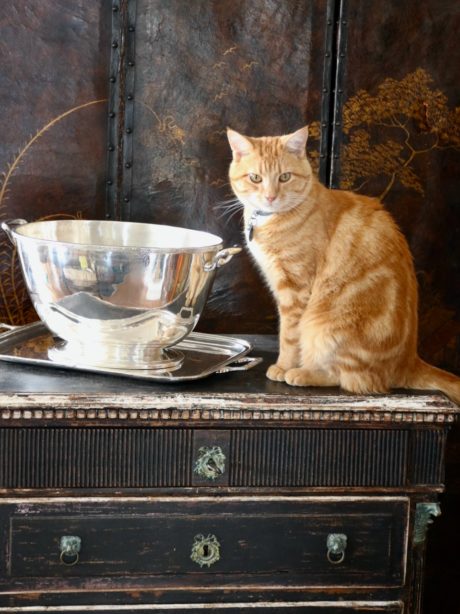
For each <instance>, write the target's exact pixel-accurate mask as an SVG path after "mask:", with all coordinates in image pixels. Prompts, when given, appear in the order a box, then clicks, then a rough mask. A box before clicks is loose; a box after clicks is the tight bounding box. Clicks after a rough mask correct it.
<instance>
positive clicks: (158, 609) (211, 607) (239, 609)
mask: <svg viewBox="0 0 460 614" xmlns="http://www.w3.org/2000/svg"><path fill="white" fill-rule="evenodd" d="M77 608H78V606H77V607H76V608H72V610H71V611H72V614H88V612H102V613H104V612H105V613H110V614H112V613H113V614H116V612H122V613H123V614H149V613H150V612H155V614H170V613H171V612H174V613H177V614H187V613H188V612H197V611H198V610H203V609H205V610H206V612H209V613H210V614H212V613H215V614H217V613H218V614H241V613H243V614H244V613H246V612H247V613H248V614H249V613H250V612H255V613H256V614H303V613H305V614H358V613H359V614H378V613H379V612H380V613H381V614H402V612H403V609H402V604H400V603H394V602H393V603H386V604H385V603H380V604H372V603H370V602H358V601H355V602H353V603H350V604H349V605H347V604H343V603H334V602H319V603H315V602H302V603H295V602H274V603H265V604H260V605H259V604H255V603H234V604H230V603H220V604H218V603H206V604H203V603H202V604H195V605H194V604H186V605H176V604H169V605H168V606H166V607H165V606H164V605H163V606H162V605H158V604H151V605H150V604H149V605H146V606H145V609H144V608H142V606H137V607H136V608H133V609H130V608H129V606H119V605H118V606H117V605H113V606H112V605H107V606H105V607H103V608H101V606H95V607H94V608H93V607H92V606H84V608H82V609H81V610H80V609H77ZM6 611H7V610H6V609H5V610H4V609H3V608H0V614H2V612H6ZM25 611H26V612H27V613H28V614H40V613H41V612H43V609H41V610H33V609H30V607H27V609H25V608H21V607H18V608H14V607H12V608H8V614H15V613H18V614H19V613H20V612H25ZM50 611H52V612H56V613H57V614H60V613H62V614H64V613H65V612H68V611H69V607H68V606H67V607H63V608H62V609H61V608H59V606H57V607H56V608H53V609H52V610H50Z"/></svg>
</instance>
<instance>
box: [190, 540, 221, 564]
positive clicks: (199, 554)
mask: <svg viewBox="0 0 460 614" xmlns="http://www.w3.org/2000/svg"><path fill="white" fill-rule="evenodd" d="M190 558H191V559H192V561H193V562H194V563H197V564H198V565H199V566H200V567H203V566H204V565H206V566H207V567H211V565H213V564H214V563H217V561H218V560H219V559H220V544H219V542H218V541H217V537H216V536H215V535H208V536H207V537H205V536H204V535H201V534H200V535H195V539H194V542H193V546H192V553H191V554H190Z"/></svg>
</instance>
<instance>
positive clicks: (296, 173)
mask: <svg viewBox="0 0 460 614" xmlns="http://www.w3.org/2000/svg"><path fill="white" fill-rule="evenodd" d="M227 136H228V140H229V143H230V147H231V148H232V152H233V160H232V163H231V164H230V172H229V176H230V183H231V185H232V188H233V191H234V192H235V195H236V196H237V197H238V199H239V200H240V202H241V203H243V205H244V206H245V207H247V208H248V209H249V210H250V211H253V210H254V211H256V210H259V211H264V212H267V213H282V212H285V211H289V210H290V209H293V208H294V207H297V206H298V205H300V204H301V203H302V202H304V201H305V198H306V196H307V195H308V192H309V190H310V188H311V183H312V169H311V166H310V163H309V162H308V160H307V156H306V152H305V146H306V143H307V137H308V127H307V126H305V127H304V128H301V129H300V130H297V131H296V132H293V133H292V134H287V135H285V136H273V137H262V138H253V137H248V136H243V135H242V134H239V133H238V132H235V130H231V129H230V128H229V129H228V130H227Z"/></svg>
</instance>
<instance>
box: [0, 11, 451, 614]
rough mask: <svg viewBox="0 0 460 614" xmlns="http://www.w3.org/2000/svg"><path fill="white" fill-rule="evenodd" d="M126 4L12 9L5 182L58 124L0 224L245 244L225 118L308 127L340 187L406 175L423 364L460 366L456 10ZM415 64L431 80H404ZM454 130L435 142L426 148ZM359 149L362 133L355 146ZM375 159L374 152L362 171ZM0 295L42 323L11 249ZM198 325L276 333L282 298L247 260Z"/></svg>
mask: <svg viewBox="0 0 460 614" xmlns="http://www.w3.org/2000/svg"><path fill="white" fill-rule="evenodd" d="M114 6H115V8H118V11H114V12H112V5H111V3H110V2H105V1H102V0H101V1H100V2H93V1H90V0H81V1H76V0H73V1H69V0H65V1H64V0H53V1H51V0H28V1H26V0H17V1H16V2H15V3H8V4H7V3H2V4H1V5H0V27H1V30H2V37H1V38H0V57H1V58H2V70H1V76H0V79H1V81H0V108H1V110H2V114H1V116H0V126H1V139H0V172H5V173H8V169H9V166H8V165H9V164H11V163H13V162H14V161H15V159H16V157H17V155H18V153H19V152H21V150H23V148H24V146H25V145H26V144H27V143H28V141H30V139H31V138H32V137H33V136H34V135H35V134H36V133H37V132H38V131H39V130H41V129H42V128H43V127H44V126H46V125H47V124H48V122H50V121H51V120H53V119H56V123H55V124H54V125H53V126H52V127H50V129H49V130H47V131H46V132H45V133H44V134H43V135H42V136H41V138H39V139H38V140H36V142H34V143H33V144H32V145H31V147H30V149H29V150H28V151H27V152H26V153H25V155H24V156H23V157H22V158H21V159H20V164H18V167H17V168H16V170H15V172H14V174H13V175H12V176H11V177H10V178H9V180H8V188H9V192H8V193H7V194H6V195H5V196H4V197H3V199H2V201H1V202H0V218H1V219H6V218H13V217H18V216H19V217H25V218H27V219H29V220H33V219H38V218H42V217H48V216H52V215H56V214H65V215H68V216H75V217H78V216H82V217H92V218H102V217H104V215H108V216H111V217H115V218H122V219H131V220H137V221H147V222H156V223H169V224H178V225H184V226H189V227H194V228H204V229H208V230H210V231H212V232H215V233H218V234H220V235H221V236H223V237H224V240H225V242H226V243H227V244H231V243H235V242H241V240H242V237H241V219H240V217H239V216H238V215H235V216H233V217H231V218H230V217H229V216H226V215H225V214H224V215H222V214H223V212H224V210H223V209H219V208H216V205H218V204H219V203H221V202H222V201H224V200H226V199H228V198H229V197H230V191H229V186H228V184H227V176H226V174H227V167H228V163H229V159H230V155H229V149H228V146H227V143H226V139H225V134H224V129H225V126H227V125H231V126H232V127H233V128H235V129H237V130H239V131H242V132H247V133H248V134H252V135H262V134H277V133H282V132H287V131H290V130H294V129H296V128H298V127H299V126H301V125H302V124H304V123H306V122H308V123H310V122H313V130H312V139H311V141H310V144H309V151H310V154H311V155H312V157H313V160H314V162H315V164H316V165H318V162H320V177H321V178H322V179H323V180H324V181H325V182H326V183H327V184H328V185H331V186H334V187H339V186H344V187H352V188H353V189H360V191H361V192H363V193H367V194H372V195H379V194H381V193H382V192H384V191H385V190H386V188H387V187H388V185H389V181H390V180H391V176H392V173H391V171H392V170H393V172H394V174H395V177H394V178H393V182H392V187H391V189H390V190H389V191H388V192H387V194H386V195H385V198H384V203H385V206H387V207H388V209H389V210H390V211H391V212H392V213H393V215H394V216H395V217H396V219H397V220H398V222H399V223H400V225H401V228H402V229H403V231H404V233H405V234H406V236H407V238H408V240H409V243H410V245H411V248H412V251H413V254H414V258H415V265H416V269H417V274H418V278H419V282H420V288H421V305H420V314H421V323H420V338H421V343H420V346H421V348H420V349H421V353H422V355H423V356H424V357H425V358H427V359H429V360H431V361H433V362H435V363H437V364H442V365H444V366H446V367H448V368H450V369H451V370H454V371H457V372H460V295H459V287H458V269H459V266H460V253H459V249H460V248H459V245H460V241H459V238H460V237H459V235H460V222H459V216H458V205H459V202H458V201H459V197H458V194H459V193H460V185H459V184H460V179H459V177H460V174H459V170H460V169H459V160H460V157H459V153H458V149H455V148H454V145H455V144H456V141H455V138H456V135H457V136H458V135H459V132H460V128H459V121H460V113H459V112H457V113H456V112H455V108H456V107H457V108H458V105H459V92H458V81H459V74H458V73H459V69H458V67H459V66H460V57H459V56H460V52H459V51H458V45H457V37H458V32H459V31H460V6H459V5H458V3H457V2H455V0H425V1H424V2H423V3H419V2H418V1H416V0H406V2H404V3H401V2H399V1H398V0H387V1H386V2H379V1H377V0H372V2H368V1H366V2H365V1H364V0H347V1H341V2H340V1H339V0H337V1H335V0H328V1H327V2H326V0H324V1H323V0H305V1H302V2H299V1H297V0H285V1H280V0H278V1H275V0H254V1H251V2H249V0H246V1H244V0H232V1H230V0H220V1H213V0H194V1H193V2H184V1H183V0H137V3H136V2H135V1H134V0H129V2H128V0H119V2H118V1H117V2H115V1H114ZM130 26H131V28H130ZM417 71H421V72H419V73H417V74H418V75H419V77H420V78H419V79H418V80H417V78H415V77H414V78H413V80H412V81H411V83H412V85H411V87H405V83H406V81H405V80H407V79H410V76H411V75H414V74H416V72H417ZM110 78H112V82H110ZM388 79H392V80H394V82H393V85H391V84H390V85H388V81H387V80H388ZM422 82H423V83H424V85H423V83H422ZM398 84H399V85H398ZM385 88H386V89H385ZM398 88H399V90H398ZM390 90H391V92H393V94H392V95H393V98H391V96H390V95H389V99H390V100H389V102H388V101H387V102H388V105H390V106H391V105H392V104H393V106H394V116H395V118H396V120H397V121H399V122H400V123H403V124H404V127H405V129H406V130H407V131H408V132H407V133H406V132H404V130H403V129H401V128H398V127H395V126H394V122H393V119H391V118H390V121H388V118H389V115H388V113H387V115H385V113H384V112H383V111H382V113H383V114H381V115H380V116H379V117H380V119H377V120H376V114H375V109H376V105H377V102H376V101H378V100H382V95H383V96H384V95H385V91H390ZM398 91H400V92H403V94H404V96H405V97H406V98H407V96H409V98H410V97H412V99H413V103H414V104H413V107H414V108H413V110H412V111H411V114H410V116H407V117H406V116H404V114H402V113H400V109H399V107H398V104H397V100H398V96H397V95H396V97H395V95H394V92H396V93H397V92H398ZM360 92H361V93H360ZM362 92H365V95H363V94H362ZM403 94H401V96H402V95H403ZM366 96H367V98H366ZM379 96H380V98H379ZM443 97H444V98H443ZM106 99H108V100H109V103H107V102H105V100H106ZM441 99H442V104H440V100H441ZM366 100H367V101H368V103H367V106H366ZM95 101H101V102H95ZM363 101H364V102H363ZM369 101H370V102H369ZM91 102H95V104H91V105H90V106H88V107H86V108H83V109H81V110H76V111H75V112H73V113H71V114H69V115H68V116H66V117H63V118H62V119H59V120H58V118H59V116H60V115H62V114H63V113H65V112H67V111H69V110H71V109H74V108H75V107H77V106H79V105H83V104H86V103H91ZM359 104H362V107H359ZM388 105H387V106H388ZM353 110H354V111H353ZM109 114H111V115H109ZM350 117H352V120H350V121H349V122H348V123H346V121H347V118H348V119H349V118H350ZM353 118H354V119H353ZM366 118H368V119H366ZM369 118H370V119H369ZM344 121H345V125H344ZM350 122H351V123H350ZM379 122H380V123H384V124H387V125H379ZM443 122H444V124H443ZM446 125H447V127H448V130H447V133H448V134H447V137H442V138H441V141H440V144H441V145H442V149H440V148H438V147H433V144H434V143H435V142H436V138H437V136H439V134H440V133H441V132H443V130H444V131H445V126H446ZM443 126H444V128H443V129H441V128H442V127H443ZM320 130H321V138H320ZM359 131H361V132H359ZM407 134H409V137H410V138H409V137H408V138H409V143H410V144H411V146H412V147H414V148H416V149H417V150H422V149H426V150H427V151H426V152H425V153H420V154H418V155H417V156H416V157H414V160H413V161H412V162H411V164H410V165H409V166H408V168H409V170H410V172H409V173H408V172H406V174H405V175H404V174H402V169H403V167H404V165H405V163H406V162H407V159H408V156H409V155H410V150H409V149H408V148H407V147H406V146H405V145H404V140H405V139H406V136H407ZM358 137H360V138H364V141H361V143H363V145H362V146H361V148H359V147H358V151H357V150H356V147H355V149H353V147H352V146H353V144H356V142H358V144H359V141H357V140H356V139H357V138H358ZM443 138H444V141H443V140H442V139H443ZM366 139H367V140H366ZM389 143H390V145H389ZM398 146H399V148H400V149H398ZM109 147H113V149H114V151H112V152H109V156H108V157H107V155H106V152H107V149H108V148H109ZM395 147H396V150H395ZM395 151H397V152H399V153H398V154H397V155H396V154H395ZM369 152H370V153H372V155H375V156H377V159H372V160H369V159H368V157H366V155H367V154H368V153H369ZM320 156H322V157H320ZM379 156H380V157H379ZM398 156H399V158H398ZM395 160H399V162H397V161H396V162H395ZM398 165H399V166H398ZM357 167H358V168H359V169H360V173H361V175H360V174H359V173H357V172H356V168H357ZM388 168H389V169H390V171H388ZM353 169H354V170H353ZM107 181H110V182H111V185H109V186H108V200H107V201H106V182H107ZM361 185H362V187H361V188H360V186H361ZM0 286H1V287H0V319H2V320H4V321H5V320H6V321H11V322H13V323H22V322H25V321H27V320H29V319H31V318H34V317H35V316H34V313H33V311H32V310H31V308H30V305H29V303H28V302H27V300H26V298H25V290H24V286H23V284H22V279H21V276H20V274H19V272H18V270H17V267H16V266H15V264H14V253H13V250H12V248H11V247H10V246H9V245H8V242H7V241H6V239H5V237H2V238H1V239H0ZM200 327H201V329H203V330H207V331H226V332H274V331H275V330H276V317H275V311H274V308H273V303H272V301H271V298H270V297H269V295H268V292H267V290H266V289H265V287H264V286H263V284H262V282H261V281H260V276H259V274H258V273H257V271H256V270H255V268H254V266H253V265H252V263H251V261H250V259H249V257H248V256H247V254H245V255H242V256H240V257H238V258H235V259H234V261H233V262H232V264H231V265H229V266H228V267H226V268H224V269H222V271H221V272H219V275H218V276H217V278H216V282H215V285H214V288H213V292H212V295H211V297H210V300H209V303H208V306H207V309H206V312H205V314H204V317H203V319H202V321H201V322H200ZM459 449H460V429H458V428H456V429H455V432H454V433H453V436H452V437H451V445H450V448H449V450H448V461H449V462H448V475H447V487H448V493H449V494H448V495H446V497H445V500H444V502H443V517H442V518H441V519H439V520H437V521H436V524H435V525H434V526H433V527H432V528H431V529H430V531H431V540H430V542H429V569H428V573H429V582H428V588H427V610H426V611H427V612H428V614H444V613H446V614H447V613H448V614H455V612H457V611H458V610H459V608H458V605H457V598H456V592H457V591H456V584H458V582H459V581H460V566H459V563H458V561H457V552H458V551H459V550H460V528H459V523H458V522H457V520H456V515H458V509H460V484H459V482H458V477H457V476H458V459H459V458H460V453H459Z"/></svg>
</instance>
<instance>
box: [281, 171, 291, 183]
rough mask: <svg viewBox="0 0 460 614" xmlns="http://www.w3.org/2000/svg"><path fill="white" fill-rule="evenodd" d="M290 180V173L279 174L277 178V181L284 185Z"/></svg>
mask: <svg viewBox="0 0 460 614" xmlns="http://www.w3.org/2000/svg"><path fill="white" fill-rule="evenodd" d="M290 178H291V173H281V175H280V176H279V180H280V181H281V183H286V181H289V179H290Z"/></svg>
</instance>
